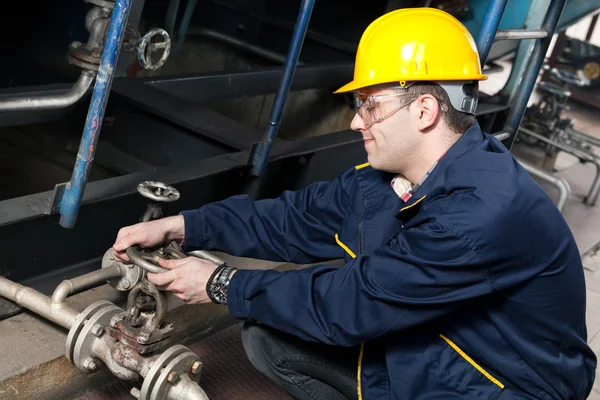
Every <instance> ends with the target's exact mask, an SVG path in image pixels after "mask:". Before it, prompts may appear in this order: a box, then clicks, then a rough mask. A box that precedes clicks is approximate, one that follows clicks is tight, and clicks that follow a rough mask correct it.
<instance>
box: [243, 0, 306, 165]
mask: <svg viewBox="0 0 600 400" xmlns="http://www.w3.org/2000/svg"><path fill="white" fill-rule="evenodd" d="M314 4H315V0H303V1H302V4H301V5H300V12H299V14H298V19H297V20H296V27H295V28H294V34H293V36H292V40H291V43H290V48H289V50H288V54H287V58H286V60H285V64H284V66H283V78H282V79H281V85H280V86H279V90H278V91H277V94H276V95H275V101H274V102H273V108H272V109H271V115H270V116H269V124H268V125H267V129H266V131H265V136H264V138H263V141H262V142H260V143H259V144H258V146H257V148H256V150H255V152H254V157H253V160H252V174H253V175H255V176H260V175H262V173H263V172H264V170H265V168H266V166H267V161H268V159H269V153H270V152H271V146H272V145H273V141H274V140H275V137H276V136H277V131H278V130H279V124H280V123H281V116H282V115H283V108H284V106H285V101H286V100H287V95H288V93H289V91H290V86H291V84H292V79H293V78H294V73H295V72H296V65H297V64H298V58H299V57H300V51H301V50H302V44H303V43H304V37H305V36H306V31H307V29H308V23H309V22H310V16H311V14H312V9H313V6H314Z"/></svg>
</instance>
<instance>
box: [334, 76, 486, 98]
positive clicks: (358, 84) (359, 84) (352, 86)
mask: <svg viewBox="0 0 600 400" xmlns="http://www.w3.org/2000/svg"><path fill="white" fill-rule="evenodd" d="M487 78H488V76H487V75H485V74H477V75H473V76H469V77H465V76H460V77H457V78H456V79H452V77H447V76H443V77H442V76H440V77H437V79H436V77H435V76H427V79H415V78H412V79H410V80H407V82H408V81H410V82H419V81H420V82H431V81H452V80H456V81H485V80H487ZM397 82H400V81H390V82H364V81H359V80H353V81H352V82H350V83H347V84H346V85H344V86H342V87H341V88H339V89H338V90H336V91H335V92H333V93H334V94H338V93H348V92H354V91H355V90H358V89H363V88H366V87H369V86H375V85H381V84H382V83H397Z"/></svg>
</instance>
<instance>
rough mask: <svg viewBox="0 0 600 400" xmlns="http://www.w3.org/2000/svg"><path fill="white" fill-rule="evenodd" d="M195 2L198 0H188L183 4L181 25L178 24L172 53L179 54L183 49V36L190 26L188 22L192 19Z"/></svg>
mask: <svg viewBox="0 0 600 400" xmlns="http://www.w3.org/2000/svg"><path fill="white" fill-rule="evenodd" d="M197 3H198V0H188V2H187V5H186V6H185V11H184V12H183V19H182V20H181V25H179V33H178V34H177V40H176V41H175V48H174V49H173V54H179V52H180V51H181V49H183V44H184V43H185V37H186V35H187V31H188V29H189V27H190V22H191V21H192V16H193V15H194V10H195V9H196V4H197Z"/></svg>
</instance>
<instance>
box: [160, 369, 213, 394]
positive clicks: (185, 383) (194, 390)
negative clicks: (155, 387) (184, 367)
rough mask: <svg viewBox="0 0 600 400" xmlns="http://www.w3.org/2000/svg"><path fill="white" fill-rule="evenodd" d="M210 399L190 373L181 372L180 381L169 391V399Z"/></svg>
mask: <svg viewBox="0 0 600 400" xmlns="http://www.w3.org/2000/svg"><path fill="white" fill-rule="evenodd" d="M179 399H186V400H208V395H207V394H206V392H204V390H202V388H201V387H200V385H198V384H197V383H196V382H194V381H193V380H192V379H191V378H190V377H189V375H188V374H181V375H180V378H179V382H177V384H176V385H174V386H171V388H170V389H169V391H168V392H167V400H179Z"/></svg>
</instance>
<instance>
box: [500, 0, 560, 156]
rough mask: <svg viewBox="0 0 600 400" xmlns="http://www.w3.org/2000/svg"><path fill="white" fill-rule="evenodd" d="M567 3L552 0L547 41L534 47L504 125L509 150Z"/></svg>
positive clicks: (548, 13)
mask: <svg viewBox="0 0 600 400" xmlns="http://www.w3.org/2000/svg"><path fill="white" fill-rule="evenodd" d="M566 2H567V1H566V0H552V2H551V3H550V6H549V7H548V11H547V12H546V17H545V18H544V23H543V24H542V29H543V30H545V31H546V32H548V37H546V38H545V39H539V40H538V41H537V42H536V43H535V45H534V46H533V51H532V52H531V56H530V58H529V62H528V63H527V67H526V69H525V72H524V73H523V79H522V80H521V85H520V86H519V89H518V90H517V92H516V94H515V98H514V101H513V102H512V107H511V108H510V110H509V112H508V115H507V117H506V122H505V123H504V130H505V131H507V132H509V133H510V135H511V137H510V138H509V139H507V140H508V143H509V145H508V148H509V149H511V148H512V145H513V143H514V141H515V138H516V136H517V130H518V129H519V125H520V124H521V119H522V118H523V114H524V113H525V109H526V108H527V103H528V102H529V97H530V96H531V92H532V91H533V87H534V86H535V82H536V80H537V77H538V75H539V73H540V68H541V67H542V63H543V62H544V58H545V56H546V52H547V51H548V47H549V46H550V42H551V41H552V36H553V35H554V32H555V30H556V27H557V25H558V20H559V19H560V15H561V14H562V11H563V9H564V8H565V4H566Z"/></svg>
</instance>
